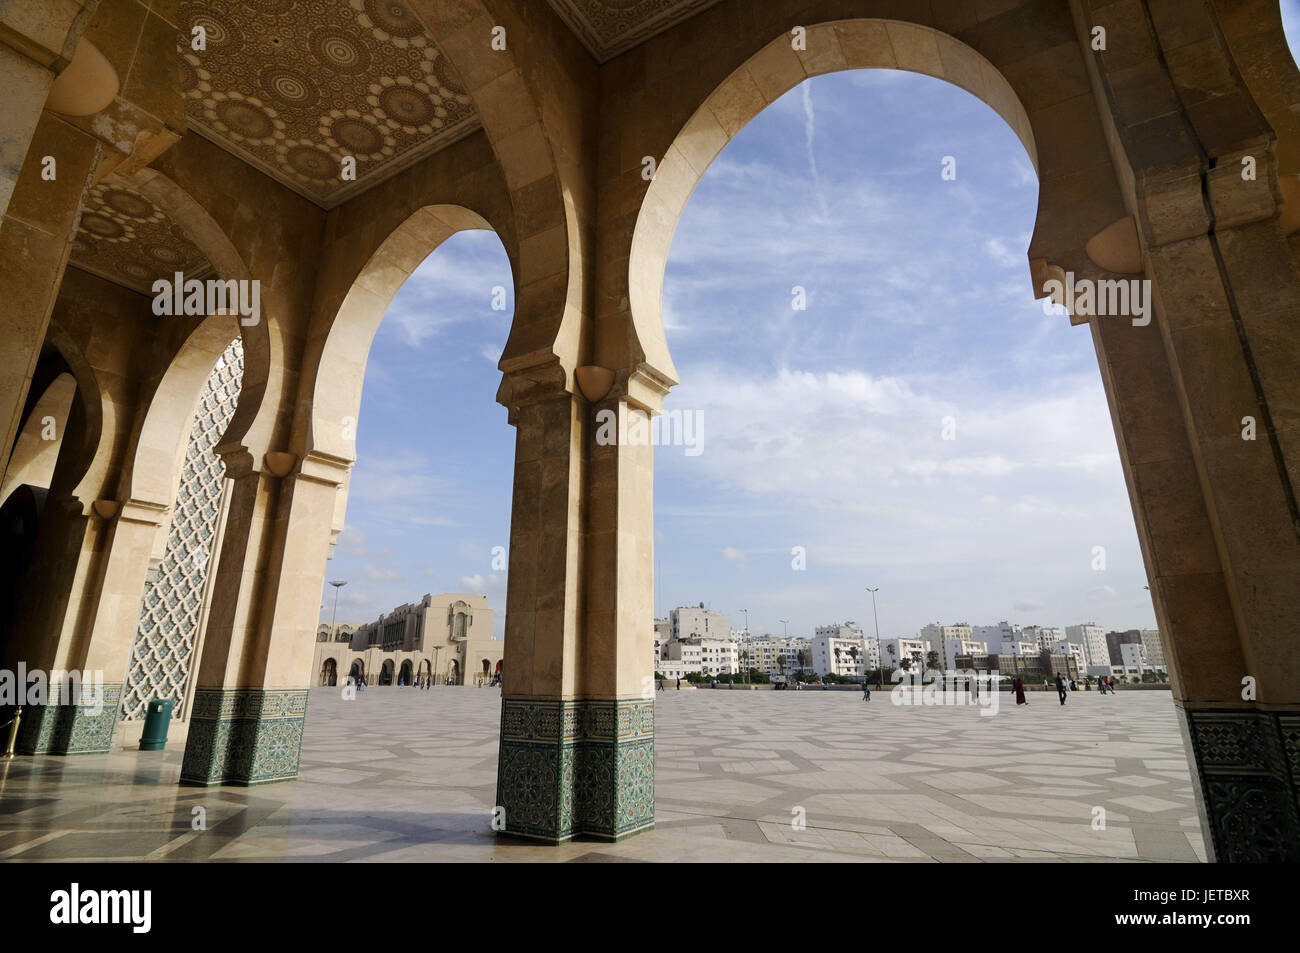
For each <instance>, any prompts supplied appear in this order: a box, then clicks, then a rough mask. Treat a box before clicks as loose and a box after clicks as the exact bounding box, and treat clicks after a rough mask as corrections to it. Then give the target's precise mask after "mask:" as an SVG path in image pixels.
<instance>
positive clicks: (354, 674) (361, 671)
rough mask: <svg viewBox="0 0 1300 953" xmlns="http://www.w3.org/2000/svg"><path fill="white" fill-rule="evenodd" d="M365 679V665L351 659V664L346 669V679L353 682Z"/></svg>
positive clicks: (358, 660)
mask: <svg viewBox="0 0 1300 953" xmlns="http://www.w3.org/2000/svg"><path fill="white" fill-rule="evenodd" d="M365 677H366V663H365V662H363V661H362V660H361V659H359V658H357V659H353V660H352V664H351V665H350V666H349V667H348V678H350V679H352V680H353V681H354V682H360V681H362V680H363V679H364V678H365Z"/></svg>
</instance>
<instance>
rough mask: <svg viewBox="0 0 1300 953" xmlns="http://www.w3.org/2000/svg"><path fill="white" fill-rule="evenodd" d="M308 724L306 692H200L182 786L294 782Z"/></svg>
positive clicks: (186, 753)
mask: <svg viewBox="0 0 1300 953" xmlns="http://www.w3.org/2000/svg"><path fill="white" fill-rule="evenodd" d="M306 721H307V690H306V689H301V690H299V689H285V690H280V691H267V690H264V689H260V688H228V689H211V688H201V689H199V690H198V692H197V693H196V694H195V696H194V709H193V711H192V712H191V713H190V731H189V737H188V739H187V740H186V743H185V760H184V762H183V763H182V765H181V784H197V785H211V784H269V783H270V782H272V781H292V780H293V779H294V778H296V777H298V756H299V753H300V752H301V749H302V730H303V726H304V725H305V724H306Z"/></svg>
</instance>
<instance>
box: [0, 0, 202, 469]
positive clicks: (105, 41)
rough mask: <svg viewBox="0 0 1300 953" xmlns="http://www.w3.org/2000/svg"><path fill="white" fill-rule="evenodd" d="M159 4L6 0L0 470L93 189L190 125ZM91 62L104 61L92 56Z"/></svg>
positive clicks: (0, 21) (168, 11) (169, 26)
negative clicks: (3, 354) (3, 356)
mask: <svg viewBox="0 0 1300 953" xmlns="http://www.w3.org/2000/svg"><path fill="white" fill-rule="evenodd" d="M152 6H153V9H151V7H150V4H149V3H148V2H147V0H95V2H83V0H63V2H59V3H50V2H48V0H11V2H8V3H5V4H3V5H0V76H3V77H4V79H5V97H6V98H5V109H4V111H3V116H0V212H2V213H3V218H2V219H0V260H3V261H4V262H5V263H6V267H5V268H4V269H0V301H3V302H4V306H3V310H2V311H0V339H2V340H4V342H5V344H6V346H7V347H8V348H9V351H8V352H7V356H8V357H9V360H8V361H6V362H5V366H4V367H3V368H0V480H3V471H4V469H5V468H7V466H8V459H9V451H10V449H11V448H12V447H13V444H14V440H15V438H16V437H17V427H18V424H19V421H20V419H21V416H22V409H23V406H24V402H25V400H26V397H27V390H28V388H29V387H30V385H31V376H32V372H33V370H34V368H35V365H36V360H37V357H38V356H39V352H40V348H41V342H42V341H43V340H44V338H45V331H46V327H47V326H48V324H49V319H50V312H51V310H52V309H53V307H54V302H55V298H56V296H57V294H58V290H59V285H60V283H61V282H62V279H63V273H64V268H65V266H66V265H67V260H68V253H69V250H70V247H71V242H72V239H73V237H74V234H75V225H76V222H77V219H78V216H79V214H80V211H81V206H82V201H83V199H84V197H85V194H86V189H87V187H88V186H90V185H91V184H93V182H96V181H98V180H99V179H102V178H103V177H104V176H105V175H107V174H108V173H109V172H111V171H113V170H114V169H116V170H118V171H119V172H122V173H124V174H125V173H128V172H131V171H134V170H136V169H140V168H142V167H144V166H146V165H148V164H149V162H151V161H152V160H153V159H154V158H156V157H157V156H158V155H159V154H160V153H161V152H163V151H164V150H166V149H167V148H169V147H170V146H171V145H172V144H173V143H175V142H176V141H177V140H178V139H179V138H180V136H182V135H183V134H184V132H185V107H184V101H183V98H182V94H181V91H180V83H179V62H180V61H179V58H178V56H177V53H176V24H175V23H173V22H171V21H169V20H168V19H167V17H168V16H171V17H173V18H174V17H175V10H176V7H175V5H174V4H173V5H171V6H170V7H169V6H168V5H166V4H153V5H152ZM78 53H81V54H82V55H83V56H84V55H90V60H83V59H82V57H81V56H78ZM78 60H81V66H80V67H79V66H78ZM95 60H97V61H98V62H99V63H100V66H98V67H96V66H90V67H88V68H87V67H86V66H85V64H86V63H87V62H91V61H95ZM105 68H106V70H107V72H105ZM55 74H59V76H58V78H59V80H60V81H61V82H60V83H59V84H57V85H56V83H55ZM108 74H111V76H109V75H108ZM113 83H116V87H115V88H112V84H113ZM47 105H48V106H49V108H46V107H47ZM56 107H57V108H59V109H64V110H68V114H64V113H58V114H56V113H55V112H53V111H52V110H53V109H54V108H56ZM89 110H95V111H94V112H90V111H89Z"/></svg>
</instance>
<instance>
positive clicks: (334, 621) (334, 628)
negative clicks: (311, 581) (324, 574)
mask: <svg viewBox="0 0 1300 953" xmlns="http://www.w3.org/2000/svg"><path fill="white" fill-rule="evenodd" d="M330 585H331V586H333V587H334V615H332V616H331V617H330V638H331V639H337V638H338V637H339V633H338V621H339V590H340V589H342V588H343V587H344V586H346V585H347V581H346V580H343V579H331V580H330Z"/></svg>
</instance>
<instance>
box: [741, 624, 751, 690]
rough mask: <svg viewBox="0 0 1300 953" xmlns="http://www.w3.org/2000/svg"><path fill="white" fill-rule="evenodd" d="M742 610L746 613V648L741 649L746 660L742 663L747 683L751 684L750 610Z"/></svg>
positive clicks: (742, 656) (744, 643)
mask: <svg viewBox="0 0 1300 953" xmlns="http://www.w3.org/2000/svg"><path fill="white" fill-rule="evenodd" d="M740 611H741V612H743V613H745V640H744V642H743V643H742V644H743V645H744V649H743V650H742V651H741V653H740V654H741V658H742V659H744V661H743V662H742V663H741V664H742V665H743V666H744V669H745V684H746V685H748V684H749V610H748V609H741V610H740Z"/></svg>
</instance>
